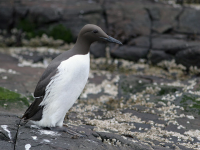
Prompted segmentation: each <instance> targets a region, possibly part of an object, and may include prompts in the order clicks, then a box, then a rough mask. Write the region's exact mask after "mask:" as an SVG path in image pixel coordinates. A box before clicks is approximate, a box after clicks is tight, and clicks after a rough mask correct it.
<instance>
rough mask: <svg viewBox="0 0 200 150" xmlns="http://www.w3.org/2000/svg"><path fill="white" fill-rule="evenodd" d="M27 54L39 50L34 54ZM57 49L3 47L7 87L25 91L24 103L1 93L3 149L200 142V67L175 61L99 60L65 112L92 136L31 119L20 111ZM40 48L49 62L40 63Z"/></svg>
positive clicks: (0, 76)
mask: <svg viewBox="0 0 200 150" xmlns="http://www.w3.org/2000/svg"><path fill="white" fill-rule="evenodd" d="M23 49H25V50H24V51H23ZM25 52H26V53H27V55H29V53H32V54H34V55H32V54H31V55H32V57H27V56H26V55H25V54H24V53H25ZM33 52H34V53H33ZM49 53H51V55H49V56H51V57H55V56H54V55H56V54H58V53H60V51H59V50H53V49H51V50H50V49H49V48H36V49H34V50H32V49H30V48H12V49H7V50H5V49H4V50H1V54H0V86H1V87H2V89H3V90H4V92H9V94H7V95H11V94H13V93H15V94H16V93H17V94H20V95H21V96H18V97H19V101H17V100H16V101H12V100H13V99H12V97H11V96H5V95H2V94H0V99H1V103H0V105H1V106H0V120H1V121H0V125H1V127H0V143H1V149H3V150H4V149H5V150H8V149H14V150H21V149H26V150H29V149H30V150H31V149H44V150H45V149H73V150H75V149H130V150H132V149H136V150H137V149H159V150H160V149H163V150H164V149H166V150H167V149H176V150H178V149H183V150H184V149H199V148H200V137H199V134H200V130H199V124H200V116H199V114H200V99H199V95H200V87H199V83H200V78H199V76H198V74H199V70H198V69H195V68H192V69H190V71H189V72H187V71H186V70H185V67H184V66H182V65H177V64H175V62H173V61H169V62H165V61H164V62H162V63H161V64H159V66H151V65H149V64H148V63H146V62H145V60H140V61H138V62H137V63H133V62H129V61H125V60H120V59H115V60H112V59H105V58H99V59H94V58H91V68H92V69H91V72H90V76H89V80H88V84H87V85H86V87H85V89H84V91H83V93H82V94H81V96H80V97H79V99H78V100H77V102H76V103H75V105H74V106H73V107H72V108H71V109H70V111H69V112H68V113H67V115H66V118H65V123H66V124H67V125H68V126H69V127H70V128H73V129H74V130H76V131H78V132H80V133H81V134H83V135H85V137H84V138H76V137H73V136H71V135H69V134H67V133H59V132H52V131H48V130H44V129H41V128H39V127H37V126H34V125H32V124H30V123H28V124H26V125H24V124H23V121H21V120H20V117H21V116H22V114H23V112H24V111H25V109H26V108H27V105H28V104H29V103H31V101H32V98H31V97H30V95H31V93H32V92H33V91H34V87H35V85H36V84H37V81H38V79H39V77H40V76H41V74H42V72H43V70H44V68H42V67H45V65H46V63H48V61H47V60H49V59H50V58H51V57H48V54H49ZM40 54H43V55H44V56H45V59H44V61H39V62H34V61H33V59H34V58H36V57H39V56H41V55H40ZM29 56H30V55H29ZM33 56H34V57H33ZM25 62H26V63H25ZM177 79H179V80H177ZM2 89H0V92H1V90H2ZM7 89H9V90H7ZM10 90H11V91H10ZM15 96H16V95H15ZM24 97H25V98H26V100H25V99H22V98H24Z"/></svg>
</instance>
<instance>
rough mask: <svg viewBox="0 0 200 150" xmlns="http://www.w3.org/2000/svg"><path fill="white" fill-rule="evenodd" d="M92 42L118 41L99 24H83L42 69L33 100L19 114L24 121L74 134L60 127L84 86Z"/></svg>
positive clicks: (118, 42) (88, 68) (87, 73)
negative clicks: (68, 45)
mask: <svg viewBox="0 0 200 150" xmlns="http://www.w3.org/2000/svg"><path fill="white" fill-rule="evenodd" d="M95 41H108V42H112V43H117V44H122V43H121V42H120V41H118V40H116V39H114V38H112V37H110V36H108V35H107V34H106V33H105V32H104V31H103V30H102V29H101V28H100V27H98V26H96V25H93V24H87V25H85V26H84V27H83V28H82V29H81V31H80V32H79V35H78V38H77V41H76V44H75V45H74V47H73V48H72V49H70V50H68V51H66V52H63V53H62V54H60V55H59V56H57V57H56V58H54V59H53V60H52V61H51V63H50V64H49V66H48V67H47V68H46V70H45V71H44V73H43V75H42V77H41V78H40V80H39V82H38V84H37V86H36V88H35V92H34V98H35V100H34V102H33V103H32V104H31V105H30V106H29V108H28V109H27V110H26V112H25V113H24V115H23V117H22V118H23V119H24V120H25V121H31V122H32V123H34V124H35V125H38V126H41V127H44V128H49V129H51V130H53V128H55V129H58V128H59V129H61V130H62V131H66V132H68V133H72V134H74V132H73V131H70V130H68V129H64V127H63V120H64V118H65V115H66V113H67V112H68V110H69V109H70V108H71V107H72V105H73V104H74V103H75V101H76V100H77V99H78V97H79V96H80V94H81V92H82V90H83V88H84V87H85V85H86V82H87V80H88V76H89V70H90V45H91V44H92V43H93V42H95Z"/></svg>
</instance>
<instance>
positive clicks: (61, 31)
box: [17, 19, 73, 43]
mask: <svg viewBox="0 0 200 150" xmlns="http://www.w3.org/2000/svg"><path fill="white" fill-rule="evenodd" d="M17 28H18V29H21V30H23V31H24V32H26V37H27V38H28V39H31V38H34V37H37V36H38V37H41V36H42V34H46V35H48V36H51V37H53V38H54V39H55V40H56V39H61V40H63V41H65V42H67V43H70V42H72V40H73V37H72V33H71V31H70V30H69V29H66V28H65V26H63V25H62V24H57V25H54V26H50V27H49V28H47V29H45V30H44V29H38V25H37V24H36V23H34V22H31V21H30V20H29V19H22V20H21V21H20V22H19V23H18V24H17Z"/></svg>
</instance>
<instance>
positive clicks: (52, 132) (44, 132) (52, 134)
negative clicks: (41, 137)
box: [39, 130, 60, 136]
mask: <svg viewBox="0 0 200 150" xmlns="http://www.w3.org/2000/svg"><path fill="white" fill-rule="evenodd" d="M39 132H40V134H46V135H51V136H60V134H59V133H57V132H55V131H48V130H39Z"/></svg>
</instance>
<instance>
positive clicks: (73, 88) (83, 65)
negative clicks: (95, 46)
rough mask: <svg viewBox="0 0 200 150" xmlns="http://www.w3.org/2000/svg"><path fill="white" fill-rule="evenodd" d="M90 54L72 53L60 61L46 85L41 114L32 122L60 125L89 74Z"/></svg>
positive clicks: (44, 124) (43, 124)
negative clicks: (39, 118)
mask: <svg viewBox="0 0 200 150" xmlns="http://www.w3.org/2000/svg"><path fill="white" fill-rule="evenodd" d="M89 68H90V56H89V53H88V54H86V55H74V56H72V57H70V58H69V59H67V60H65V61H62V62H61V64H60V65H59V66H58V72H57V74H56V75H55V76H53V77H52V78H51V81H50V83H49V84H48V86H47V87H46V93H45V97H44V100H43V101H42V103H41V104H40V105H41V106H44V109H43V116H42V119H41V120H40V121H35V122H34V123H35V124H37V125H40V126H46V127H53V126H62V125H63V120H64V117H65V114H66V113H67V111H68V110H69V109H70V108H71V107H72V105H73V104H74V102H75V101H76V100H77V98H78V97H79V95H80V94H81V92H82V90H83V89H84V87H85V84H86V82H87V79H88V76H89Z"/></svg>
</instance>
